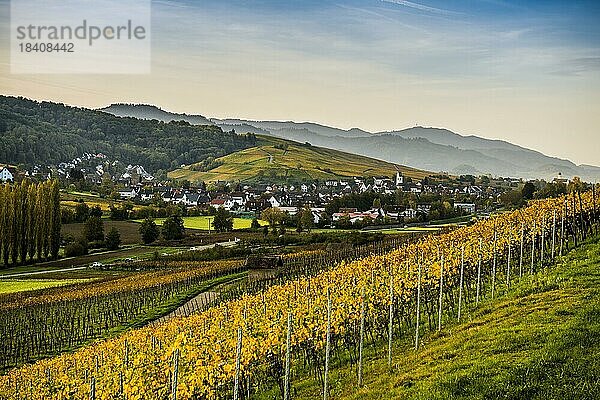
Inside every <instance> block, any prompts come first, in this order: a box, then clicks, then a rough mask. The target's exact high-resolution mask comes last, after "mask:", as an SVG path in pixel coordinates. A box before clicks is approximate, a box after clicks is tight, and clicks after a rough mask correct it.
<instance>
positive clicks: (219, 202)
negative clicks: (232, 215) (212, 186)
mask: <svg viewBox="0 0 600 400" xmlns="http://www.w3.org/2000/svg"><path fill="white" fill-rule="evenodd" d="M210 205H211V206H213V207H214V208H224V209H225V210H227V211H231V210H233V209H234V208H236V206H237V204H236V203H234V202H233V200H231V198H220V199H213V200H212V201H211V202H210Z"/></svg>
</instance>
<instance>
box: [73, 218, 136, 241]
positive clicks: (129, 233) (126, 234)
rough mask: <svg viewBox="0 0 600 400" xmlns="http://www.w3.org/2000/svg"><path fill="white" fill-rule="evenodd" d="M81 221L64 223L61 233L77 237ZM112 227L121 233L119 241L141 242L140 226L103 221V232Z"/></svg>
mask: <svg viewBox="0 0 600 400" xmlns="http://www.w3.org/2000/svg"><path fill="white" fill-rule="evenodd" d="M83 227H84V224H83V223H79V224H64V225H63V226H62V229H61V234H62V235H71V236H73V237H74V238H78V237H80V236H81V235H82V234H83ZM112 228H116V229H117V230H118V231H119V233H120V234H121V243H122V244H124V245H127V244H139V243H141V242H142V239H141V236H140V232H139V229H140V226H139V225H138V224H136V223H134V222H130V221H110V220H105V221H104V234H107V233H108V232H109V231H110V230H111V229H112Z"/></svg>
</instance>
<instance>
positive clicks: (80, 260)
mask: <svg viewBox="0 0 600 400" xmlns="http://www.w3.org/2000/svg"><path fill="white" fill-rule="evenodd" d="M236 243H237V241H235V240H231V241H227V242H220V243H213V244H207V245H204V246H195V247H191V248H189V249H187V250H184V251H191V250H206V249H210V248H213V247H215V246H216V245H219V246H223V247H229V246H234V245H235V244H236ZM152 250H153V249H152V247H134V248H131V249H123V250H117V251H110V252H102V253H96V254H88V255H86V256H81V257H76V258H66V259H63V260H56V261H49V262H45V263H41V264H35V265H32V266H31V269H34V271H31V272H17V273H14V274H11V273H2V274H0V279H3V278H20V277H26V276H32V275H40V274H46V273H48V272H53V273H54V272H69V271H78V270H83V269H86V268H89V264H91V263H93V262H97V261H103V260H106V259H114V258H125V257H131V256H136V255H140V254H146V253H150V252H152ZM61 267H64V268H61ZM18 268H21V267H18ZM6 272H8V271H6Z"/></svg>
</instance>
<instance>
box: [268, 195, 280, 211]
mask: <svg viewBox="0 0 600 400" xmlns="http://www.w3.org/2000/svg"><path fill="white" fill-rule="evenodd" d="M267 201H268V202H269V203H270V204H271V207H273V208H275V207H277V208H279V207H281V202H280V201H279V200H277V199H276V198H275V196H271V197H270V198H269V199H268V200H267Z"/></svg>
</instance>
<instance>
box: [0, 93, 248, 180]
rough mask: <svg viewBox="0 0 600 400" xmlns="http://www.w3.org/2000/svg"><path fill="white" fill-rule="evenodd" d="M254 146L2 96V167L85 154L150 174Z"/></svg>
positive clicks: (183, 125) (212, 131) (189, 128)
mask: <svg viewBox="0 0 600 400" xmlns="http://www.w3.org/2000/svg"><path fill="white" fill-rule="evenodd" d="M255 140H256V139H255V137H254V136H253V135H242V136H240V135H236V134H235V133H226V132H223V131H222V130H221V129H220V128H218V127H215V126H194V125H190V124H189V123H187V122H170V123H164V122H159V121H150V120H139V119H135V118H120V117H116V116H113V115H110V114H107V113H104V112H100V111H94V110H89V109H85V108H75V107H69V106H65V105H63V104H56V103H49V102H41V103H40V102H36V101H32V100H28V99H24V98H21V97H8V96H0V141H1V143H2V145H1V146H0V163H7V164H23V165H34V164H58V163H60V162H64V161H69V160H72V159H74V158H76V157H79V156H81V155H83V154H84V153H86V152H87V153H97V152H102V153H104V154H105V155H107V156H108V157H109V158H110V159H114V160H119V161H122V162H123V163H126V164H140V165H143V166H144V167H145V168H146V170H148V172H150V173H154V172H156V171H158V170H170V169H174V168H177V167H179V166H181V164H191V163H196V162H199V161H202V160H204V159H206V158H207V157H220V156H223V155H226V154H229V153H233V152H235V151H238V150H242V149H245V148H248V147H252V146H253V145H254V144H255Z"/></svg>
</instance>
